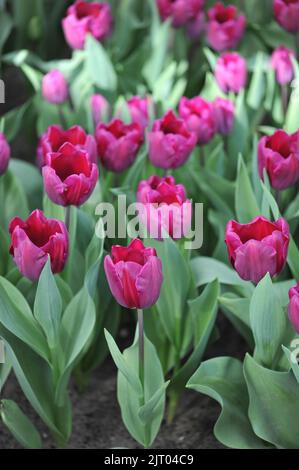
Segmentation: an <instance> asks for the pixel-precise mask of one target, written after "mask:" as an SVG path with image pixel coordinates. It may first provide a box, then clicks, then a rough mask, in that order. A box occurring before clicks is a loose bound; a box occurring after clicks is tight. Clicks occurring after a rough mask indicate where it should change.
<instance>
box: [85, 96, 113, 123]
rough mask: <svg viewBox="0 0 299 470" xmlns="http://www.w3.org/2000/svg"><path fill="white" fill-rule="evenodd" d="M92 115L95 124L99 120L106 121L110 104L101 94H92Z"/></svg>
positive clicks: (109, 111)
mask: <svg viewBox="0 0 299 470" xmlns="http://www.w3.org/2000/svg"><path fill="white" fill-rule="evenodd" d="M90 105H91V110H92V116H93V120H94V123H95V125H97V124H99V122H102V121H106V119H109V117H110V115H111V106H110V104H109V103H108V101H107V100H106V98H105V97H104V96H102V95H92V97H91V99H90Z"/></svg>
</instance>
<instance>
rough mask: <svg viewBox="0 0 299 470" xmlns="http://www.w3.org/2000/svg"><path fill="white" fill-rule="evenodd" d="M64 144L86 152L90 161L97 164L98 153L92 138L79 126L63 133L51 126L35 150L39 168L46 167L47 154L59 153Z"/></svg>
mask: <svg viewBox="0 0 299 470" xmlns="http://www.w3.org/2000/svg"><path fill="white" fill-rule="evenodd" d="M66 142H69V143H71V144H72V145H73V146H74V147H76V148H78V149H80V150H86V152H87V153H88V155H89V158H90V161H91V162H92V163H97V160H98V151H97V144H96V141H95V138H94V136H92V135H89V134H86V132H85V131H84V129H82V127H80V126H73V127H71V128H70V129H68V130H66V131H65V130H63V129H62V127H60V126H57V125H53V126H50V127H48V129H47V131H46V132H45V133H44V134H43V135H42V136H41V138H40V140H39V145H38V150H37V155H38V164H39V167H40V168H41V167H43V166H44V165H46V163H47V162H46V159H47V154H48V153H53V152H54V153H55V152H59V149H60V147H62V145H63V144H65V143H66Z"/></svg>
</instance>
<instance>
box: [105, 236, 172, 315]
mask: <svg viewBox="0 0 299 470" xmlns="http://www.w3.org/2000/svg"><path fill="white" fill-rule="evenodd" d="M104 268H105V273H106V276H107V280H108V284H109V287H110V290H111V292H112V295H113V296H114V297H115V299H116V300H117V302H118V303H119V304H120V305H122V306H123V307H127V308H137V309H144V308H149V307H151V306H152V305H154V304H155V303H156V302H157V300H158V298H159V295H160V291H161V286H162V282H163V274H162V263H161V260H160V258H158V257H157V253H156V250H155V249H154V248H146V247H145V246H144V245H143V243H142V241H141V240H139V239H138V238H136V239H135V240H133V241H132V242H131V243H130V245H129V246H128V247H124V246H119V245H114V246H113V247H112V251H111V256H106V257H105V261H104Z"/></svg>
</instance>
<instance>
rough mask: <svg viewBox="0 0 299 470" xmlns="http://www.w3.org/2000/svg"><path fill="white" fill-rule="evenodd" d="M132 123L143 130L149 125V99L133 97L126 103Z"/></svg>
mask: <svg viewBox="0 0 299 470" xmlns="http://www.w3.org/2000/svg"><path fill="white" fill-rule="evenodd" d="M127 106H128V109H129V112H130V115H131V119H132V122H135V123H137V124H139V126H140V127H141V128H142V129H143V130H144V129H145V128H146V127H147V126H148V124H149V98H148V97H147V96H146V97H144V98H140V96H133V97H132V98H130V99H129V100H128V101H127Z"/></svg>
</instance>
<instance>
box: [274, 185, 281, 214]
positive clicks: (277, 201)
mask: <svg viewBox="0 0 299 470" xmlns="http://www.w3.org/2000/svg"><path fill="white" fill-rule="evenodd" d="M275 199H276V203H277V205H278V209H279V210H281V191H280V190H279V189H276V191H275Z"/></svg>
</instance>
